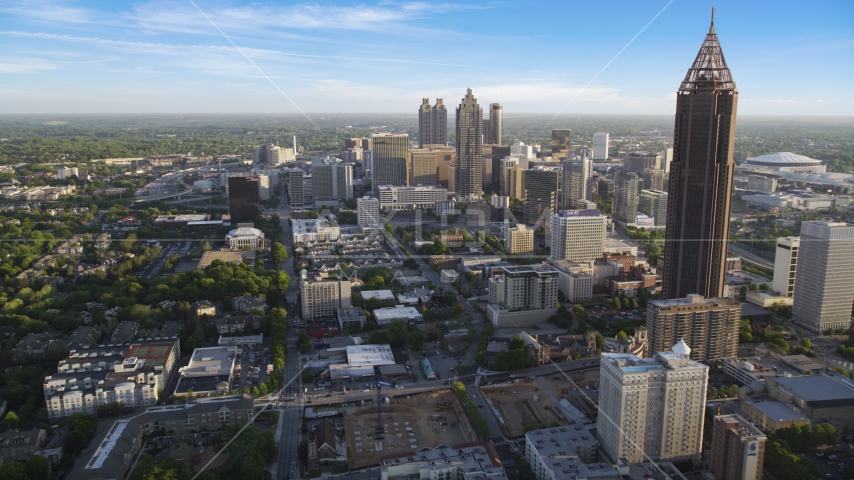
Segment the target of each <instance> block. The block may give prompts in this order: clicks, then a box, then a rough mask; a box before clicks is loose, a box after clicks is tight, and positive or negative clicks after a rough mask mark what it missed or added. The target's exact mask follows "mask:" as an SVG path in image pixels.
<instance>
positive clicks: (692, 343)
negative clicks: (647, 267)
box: [646, 294, 741, 362]
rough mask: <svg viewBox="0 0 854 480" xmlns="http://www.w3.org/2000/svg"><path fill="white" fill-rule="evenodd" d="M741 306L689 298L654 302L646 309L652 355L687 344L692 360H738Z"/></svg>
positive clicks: (734, 303) (728, 300)
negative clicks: (679, 344) (734, 358)
mask: <svg viewBox="0 0 854 480" xmlns="http://www.w3.org/2000/svg"><path fill="white" fill-rule="evenodd" d="M740 320H741V304H740V303H738V302H736V301H735V300H733V299H732V298H704V297H703V296H702V295H696V294H690V295H688V297H687V298H677V299H672V300H651V301H650V302H649V303H648V304H647V309H646V328H647V330H648V331H649V351H650V353H656V352H664V351H667V349H668V348H669V346H670V345H673V344H674V343H676V342H677V341H679V340H684V341H685V343H686V344H688V346H689V347H691V359H693V360H696V361H698V362H709V361H712V360H719V359H722V358H729V357H736V356H738V330H739V322H740Z"/></svg>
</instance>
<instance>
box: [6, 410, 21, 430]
mask: <svg viewBox="0 0 854 480" xmlns="http://www.w3.org/2000/svg"><path fill="white" fill-rule="evenodd" d="M19 423H21V420H20V419H19V418H18V415H17V414H16V413H15V412H6V416H5V417H3V422H2V426H3V428H5V429H7V430H9V429H13V428H18V424H19Z"/></svg>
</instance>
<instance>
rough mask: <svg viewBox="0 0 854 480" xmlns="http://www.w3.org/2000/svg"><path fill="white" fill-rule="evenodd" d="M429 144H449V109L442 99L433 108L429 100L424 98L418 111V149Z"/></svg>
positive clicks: (438, 99) (437, 100)
mask: <svg viewBox="0 0 854 480" xmlns="http://www.w3.org/2000/svg"><path fill="white" fill-rule="evenodd" d="M429 144H437V145H447V144H448V109H447V108H445V103H444V101H443V100H442V99H441V98H437V99H436V105H433V106H430V99H429V98H424V99H422V101H421V108H419V109H418V147H419V148H424V146H425V145H429Z"/></svg>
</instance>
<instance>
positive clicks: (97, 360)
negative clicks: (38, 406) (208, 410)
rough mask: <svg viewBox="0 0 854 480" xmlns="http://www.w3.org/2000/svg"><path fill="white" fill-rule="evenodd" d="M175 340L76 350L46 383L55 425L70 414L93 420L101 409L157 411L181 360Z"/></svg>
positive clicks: (46, 379) (49, 406)
mask: <svg viewBox="0 0 854 480" xmlns="http://www.w3.org/2000/svg"><path fill="white" fill-rule="evenodd" d="M180 352H181V347H180V343H179V342H178V341H177V339H175V340H171V339H170V340H166V339H163V340H154V341H150V342H149V341H145V342H139V343H134V344H132V345H130V346H125V345H115V346H106V347H91V348H83V349H77V350H72V351H71V353H70V354H69V356H68V358H67V359H65V360H62V361H60V362H59V365H58V367H57V372H56V373H54V374H52V375H49V376H47V377H45V379H44V382H43V388H44V397H45V409H46V410H47V412H48V418H49V419H50V421H51V422H58V421H60V420H62V419H63V418H66V417H68V416H69V415H71V414H72V413H77V412H85V413H91V414H95V413H97V410H98V407H99V406H102V405H108V404H114V403H123V404H124V405H125V406H126V407H129V408H132V407H143V406H147V405H154V404H156V403H157V401H158V400H159V399H160V395H161V392H162V391H163V390H164V389H165V388H166V385H167V384H168V383H169V379H170V378H171V376H172V374H173V373H174V372H175V370H176V366H177V361H178V358H180V355H181V353H180Z"/></svg>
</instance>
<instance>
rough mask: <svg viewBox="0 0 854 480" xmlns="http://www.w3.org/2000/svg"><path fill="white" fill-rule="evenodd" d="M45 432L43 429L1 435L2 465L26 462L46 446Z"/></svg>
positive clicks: (15, 431)
mask: <svg viewBox="0 0 854 480" xmlns="http://www.w3.org/2000/svg"><path fill="white" fill-rule="evenodd" d="M45 435H46V434H45V431H44V430H41V429H36V430H26V431H23V432H21V431H19V430H18V429H12V430H8V431H6V432H3V433H0V464H3V463H8V462H15V461H17V462H26V461H27V460H28V459H29V458H30V457H32V456H33V454H35V453H36V451H37V450H39V449H41V448H42V445H44V444H45Z"/></svg>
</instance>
